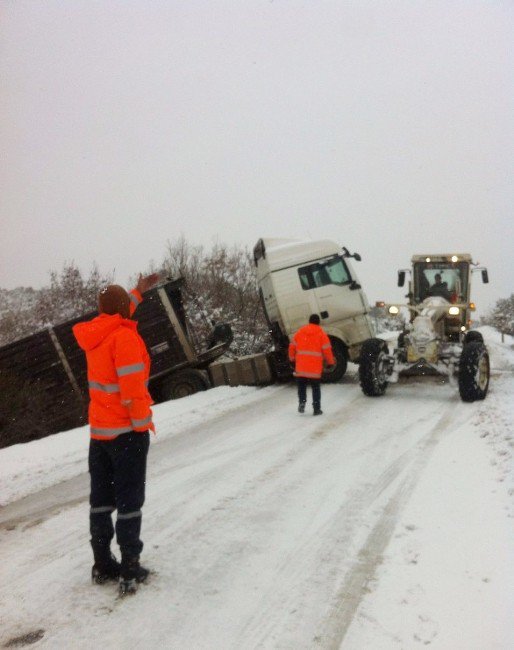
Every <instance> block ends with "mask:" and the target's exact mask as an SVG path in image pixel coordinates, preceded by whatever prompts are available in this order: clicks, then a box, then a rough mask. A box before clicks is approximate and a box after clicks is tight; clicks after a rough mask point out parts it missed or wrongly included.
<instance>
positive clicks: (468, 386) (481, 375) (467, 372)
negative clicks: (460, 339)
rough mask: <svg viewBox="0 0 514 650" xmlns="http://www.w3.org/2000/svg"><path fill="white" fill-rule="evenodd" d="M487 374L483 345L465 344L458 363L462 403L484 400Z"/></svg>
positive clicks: (487, 365) (486, 361) (479, 343)
mask: <svg viewBox="0 0 514 650" xmlns="http://www.w3.org/2000/svg"><path fill="white" fill-rule="evenodd" d="M489 374H490V368H489V354H488V352H487V349H486V347H485V345H484V344H483V343H481V342H480V341H471V342H470V343H466V344H465V345H464V347H463V348H462V354H461V355H460V362H459V393H460V397H461V399H462V401H463V402H474V401H475V400H479V399H484V398H485V396H486V395H487V390H488V388H489Z"/></svg>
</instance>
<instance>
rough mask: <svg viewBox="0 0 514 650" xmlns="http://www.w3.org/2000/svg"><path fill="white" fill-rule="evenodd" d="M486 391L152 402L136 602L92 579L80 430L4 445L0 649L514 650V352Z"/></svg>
mask: <svg viewBox="0 0 514 650" xmlns="http://www.w3.org/2000/svg"><path fill="white" fill-rule="evenodd" d="M482 332H483V333H484V336H485V337H486V344H487V346H488V348H489V351H490V354H491V360H492V380H491V386H490V392H489V395H488V397H487V399H486V400H485V401H483V402H476V403H473V404H464V403H462V402H461V401H460V399H459V396H458V391H457V389H456V388H454V387H452V386H450V385H449V384H448V383H445V384H443V383H440V382H439V383H438V382H429V383H420V382H415V383H408V384H407V383H401V384H398V385H394V386H390V387H389V388H388V391H387V392H386V395H385V396H384V397H382V398H376V399H372V398H367V397H365V396H364V395H363V394H362V392H361V390H360V387H359V385H358V381H357V378H356V374H355V367H354V366H353V367H352V370H350V371H349V373H348V374H347V376H346V377H345V378H344V380H343V381H342V382H341V383H340V384H336V385H325V386H324V387H323V391H322V407H323V410H324V415H323V416H322V417H319V418H314V417H312V416H311V414H310V413H306V414H304V415H300V414H298V413H297V412H296V395H295V388H294V386H293V385H287V386H271V387H268V388H263V389H255V388H248V387H245V388H217V389H213V390H210V391H208V392H206V393H202V394H197V395H194V396H192V397H190V398H186V399H182V400H179V401H175V402H168V403H166V404H161V405H158V406H156V407H155V409H154V411H155V421H156V425H157V430H158V435H157V437H155V438H153V439H152V445H151V448H150V455H149V475H148V487H147V502H146V504H145V507H144V511H143V512H144V516H143V539H144V541H145V550H144V554H143V559H144V563H145V564H146V565H147V566H149V567H150V568H151V569H153V570H154V572H155V573H154V575H153V576H152V578H151V581H150V582H149V584H147V585H143V586H141V588H140V590H139V592H138V594H137V595H136V596H134V597H127V598H125V599H123V600H120V599H117V598H116V593H117V592H116V586H115V585H112V584H111V585H108V586H101V587H100V586H93V585H91V583H90V577H89V576H90V568H91V563H92V561H91V552H90V548H89V541H88V537H89V536H88V502H87V496H88V475H87V473H85V472H86V471H87V462H86V459H87V447H88V433H87V429H86V428H81V429H76V430H73V431H69V432H65V433H61V434H57V435H55V436H52V437H49V438H46V439H43V440H40V441H36V442H32V443H29V444H26V445H16V446H14V447H11V448H8V449H4V450H0V503H1V505H2V507H1V508H0V554H1V555H0V557H1V564H0V566H1V571H0V575H1V579H0V647H21V646H22V645H28V644H29V643H31V644H32V645H31V646H30V647H33V648H100V647H102V648H145V649H147V648H173V649H175V648H176V649H180V650H182V649H187V650H190V649H234V650H239V649H247V648H248V649H250V648H280V649H291V650H297V649H305V648H323V649H325V648H343V649H344V650H361V649H368V648H371V649H377V650H388V649H395V650H400V649H405V650H407V649H410V648H421V647H426V646H428V647H430V648H437V649H444V650H460V649H462V650H490V649H502V650H508V649H511V648H514V626H513V625H512V611H513V606H514V564H513V562H512V557H513V554H514V541H513V540H514V507H513V494H514V481H513V472H512V450H513V446H514V432H513V422H514V347H513V343H514V341H513V339H511V338H507V339H506V341H505V343H501V340H500V336H499V335H498V334H497V333H496V332H495V331H494V330H492V329H490V328H482Z"/></svg>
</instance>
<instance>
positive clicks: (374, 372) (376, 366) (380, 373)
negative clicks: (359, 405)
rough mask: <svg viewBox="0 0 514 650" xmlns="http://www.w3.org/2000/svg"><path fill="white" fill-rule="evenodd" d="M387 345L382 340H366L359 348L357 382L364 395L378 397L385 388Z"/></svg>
mask: <svg viewBox="0 0 514 650" xmlns="http://www.w3.org/2000/svg"><path fill="white" fill-rule="evenodd" d="M388 353H389V351H388V348H387V343H386V342H385V341H382V339H368V340H367V341H364V343H363V345H362V348H361V360H360V364H359V380H360V384H361V388H362V391H363V393H364V395H368V396H369V397H378V396H379V395H383V394H384V393H385V390H386V388H387V356H388Z"/></svg>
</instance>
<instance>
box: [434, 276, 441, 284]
mask: <svg viewBox="0 0 514 650" xmlns="http://www.w3.org/2000/svg"><path fill="white" fill-rule="evenodd" d="M441 280H442V277H441V274H440V273H436V274H435V281H436V282H437V284H441Z"/></svg>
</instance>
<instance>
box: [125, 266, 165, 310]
mask: <svg viewBox="0 0 514 650" xmlns="http://www.w3.org/2000/svg"><path fill="white" fill-rule="evenodd" d="M160 279H161V276H160V275H159V273H151V274H150V275H146V276H143V274H142V273H140V274H139V278H138V280H137V284H136V286H135V287H134V288H133V289H132V291H129V298H130V315H131V316H132V314H133V313H134V312H135V311H136V308H137V306H138V305H139V304H140V303H141V302H142V301H143V293H144V292H145V291H148V289H151V288H152V287H153V286H154V285H156V284H157V282H159V280H160Z"/></svg>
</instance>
